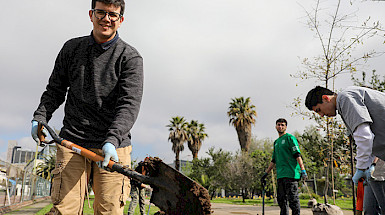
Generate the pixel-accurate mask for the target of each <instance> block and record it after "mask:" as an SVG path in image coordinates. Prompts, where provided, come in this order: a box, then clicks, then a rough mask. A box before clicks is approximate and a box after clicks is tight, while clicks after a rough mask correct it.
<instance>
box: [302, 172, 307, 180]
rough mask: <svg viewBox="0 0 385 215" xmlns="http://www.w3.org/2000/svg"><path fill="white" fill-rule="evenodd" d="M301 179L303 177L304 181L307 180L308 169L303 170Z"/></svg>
mask: <svg viewBox="0 0 385 215" xmlns="http://www.w3.org/2000/svg"><path fill="white" fill-rule="evenodd" d="M301 179H303V180H304V181H306V179H307V173H306V170H304V169H303V170H301Z"/></svg>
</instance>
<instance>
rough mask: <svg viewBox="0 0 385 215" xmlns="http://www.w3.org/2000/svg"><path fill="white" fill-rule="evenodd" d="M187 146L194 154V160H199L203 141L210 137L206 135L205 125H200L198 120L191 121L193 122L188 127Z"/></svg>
mask: <svg viewBox="0 0 385 215" xmlns="http://www.w3.org/2000/svg"><path fill="white" fill-rule="evenodd" d="M187 128H188V129H187V134H188V139H187V144H188V148H189V149H190V151H191V152H192V155H193V159H196V158H198V152H199V150H200V149H201V146H202V142H203V140H204V139H205V138H206V137H208V135H207V134H206V133H205V129H206V128H205V125H204V124H202V123H198V121H197V120H191V122H190V123H189V124H188V125H187Z"/></svg>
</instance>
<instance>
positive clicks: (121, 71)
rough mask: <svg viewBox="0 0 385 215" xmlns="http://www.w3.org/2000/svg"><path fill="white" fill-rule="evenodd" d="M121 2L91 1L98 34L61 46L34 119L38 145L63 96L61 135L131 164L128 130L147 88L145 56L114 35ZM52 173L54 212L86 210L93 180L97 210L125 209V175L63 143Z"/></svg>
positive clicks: (127, 186)
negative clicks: (42, 129)
mask: <svg viewBox="0 0 385 215" xmlns="http://www.w3.org/2000/svg"><path fill="white" fill-rule="evenodd" d="M124 6H125V3H124V0H92V10H90V11H89V17H90V19H91V22H92V23H93V31H92V32H91V35H89V36H84V37H80V38H74V39H71V40H69V41H67V42H66V43H65V44H64V46H63V48H62V49H61V51H60V52H59V54H58V56H57V59H56V61H55V66H54V69H53V72H52V74H51V77H50V79H49V83H48V85H47V87H46V91H45V92H44V93H43V95H42V97H41V101H40V104H39V106H38V108H37V110H36V111H35V112H34V114H33V120H32V131H31V134H32V137H33V139H34V140H36V141H37V142H38V138H37V124H38V121H44V122H48V121H49V120H50V119H51V117H52V114H53V112H54V111H55V110H56V109H57V108H58V107H59V106H60V105H61V104H62V103H63V102H64V101H65V110H64V111H65V116H64V120H63V128H62V129H61V131H60V136H61V137H62V138H64V139H67V140H69V141H71V142H74V143H76V144H78V145H80V146H82V147H84V148H87V149H90V150H91V151H94V152H95V153H97V154H99V155H102V156H104V157H105V160H104V161H103V163H102V164H101V165H102V166H103V167H106V166H107V164H108V161H109V160H110V159H112V160H114V161H116V162H119V163H120V164H122V165H130V164H131V156H130V154H131V150H132V147H131V134H130V130H131V128H132V126H133V124H134V122H135V120H136V118H137V116H138V113H139V108H140V103H141V99H142V93H143V60H142V57H141V56H140V54H139V53H138V52H137V51H136V50H135V49H134V48H133V47H132V46H130V45H128V44H127V43H125V42H124V41H123V40H122V39H120V37H119V34H118V32H117V30H118V28H119V27H120V25H121V23H122V22H123V20H124V17H123V13H124ZM52 174H53V175H54V176H53V184H52V196H51V198H52V202H53V208H52V210H51V212H53V214H82V212H83V203H84V198H85V194H86V193H87V191H88V189H87V185H88V182H89V181H92V188H93V191H94V193H95V201H94V205H93V207H94V213H95V214H119V215H121V214H123V208H124V204H125V202H126V199H127V198H128V195H129V191H130V182H129V179H128V178H127V177H126V176H123V175H122V174H119V173H116V172H109V171H107V170H105V169H103V168H99V166H98V164H96V163H94V162H92V161H90V160H88V159H86V158H84V157H82V156H80V155H78V154H76V153H74V152H72V151H71V150H69V149H66V148H64V147H62V146H60V145H57V155H56V166H55V169H54V170H53V171H52Z"/></svg>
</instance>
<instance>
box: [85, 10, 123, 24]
mask: <svg viewBox="0 0 385 215" xmlns="http://www.w3.org/2000/svg"><path fill="white" fill-rule="evenodd" d="M91 11H92V12H93V13H94V15H95V17H96V18H98V19H104V17H106V15H107V14H108V18H110V20H111V22H116V21H118V20H119V19H120V18H121V17H122V14H120V13H115V12H107V11H105V10H101V9H92V10H91Z"/></svg>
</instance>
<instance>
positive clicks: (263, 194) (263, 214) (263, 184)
mask: <svg viewBox="0 0 385 215" xmlns="http://www.w3.org/2000/svg"><path fill="white" fill-rule="evenodd" d="M265 186H266V180H265V179H263V180H262V215H265Z"/></svg>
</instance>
